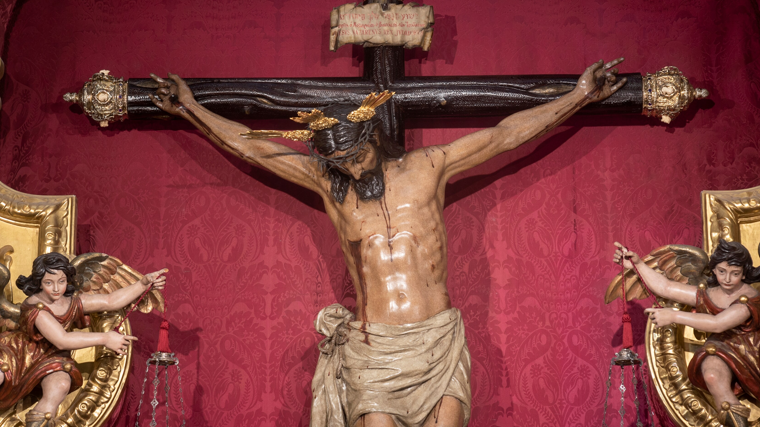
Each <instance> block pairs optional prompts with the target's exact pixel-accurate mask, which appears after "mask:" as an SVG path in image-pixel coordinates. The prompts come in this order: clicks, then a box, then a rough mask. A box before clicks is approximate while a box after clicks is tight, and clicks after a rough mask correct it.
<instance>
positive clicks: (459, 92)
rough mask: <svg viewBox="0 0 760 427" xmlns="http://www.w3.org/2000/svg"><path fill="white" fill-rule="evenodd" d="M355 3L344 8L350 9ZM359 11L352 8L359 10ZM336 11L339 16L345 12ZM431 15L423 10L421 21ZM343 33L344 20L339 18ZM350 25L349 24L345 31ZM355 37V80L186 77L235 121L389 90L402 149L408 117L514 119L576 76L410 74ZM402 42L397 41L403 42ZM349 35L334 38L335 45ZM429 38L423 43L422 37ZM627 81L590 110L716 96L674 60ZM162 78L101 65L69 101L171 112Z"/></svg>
mask: <svg viewBox="0 0 760 427" xmlns="http://www.w3.org/2000/svg"><path fill="white" fill-rule="evenodd" d="M373 4H374V8H375V9H380V10H382V11H384V12H387V13H396V15H399V13H398V12H394V11H398V10H399V9H400V8H403V10H404V11H415V10H417V13H418V15H419V14H420V11H419V9H420V8H419V7H414V4H413V3H409V4H406V5H403V1H402V0H365V2H364V6H362V7H363V8H368V7H370V6H372V5H373ZM346 6H352V5H344V6H342V8H345V7H346ZM362 7H359V8H355V9H352V11H356V10H359V9H360V8H362ZM424 7H425V8H428V9H427V10H426V11H424V12H422V13H423V14H424V15H426V16H427V20H428V23H429V27H428V28H427V30H428V36H427V45H426V46H421V47H422V48H423V49H425V50H427V48H429V43H430V36H431V35H432V24H433V22H432V21H433V18H432V16H433V14H432V7H431V6H424ZM339 9H341V8H336V9H335V10H334V11H333V18H332V21H336V20H337V18H336V17H337V16H340V15H341V12H346V11H345V10H339ZM421 19H422V20H423V21H424V20H425V16H423V17H422V18H421ZM332 24H334V25H333V32H332V37H331V38H339V37H340V36H341V35H342V34H338V35H335V33H336V32H337V31H336V30H337V29H338V27H339V25H341V24H338V23H336V22H332ZM344 32H345V31H344ZM349 42H353V43H360V42H361V43H363V44H364V46H365V47H364V73H363V76H362V77H356V78H255V79H249V78H244V79H215V78H192V79H186V82H187V84H188V85H189V87H190V88H191V89H192V91H193V94H194V95H195V98H196V99H197V100H198V102H199V103H200V104H201V105H203V106H204V107H207V108H208V109H209V110H211V111H213V112H214V113H217V114H220V115H222V116H224V117H227V118H230V119H244V118H257V119H278V118H288V117H293V116H295V115H296V114H297V112H298V111H305V110H310V109H312V108H314V107H318V106H325V105H329V104H338V103H356V104H358V103H360V102H361V100H362V99H363V98H364V96H366V94H367V93H370V92H381V91H384V90H388V91H390V92H395V96H393V98H392V99H390V100H389V101H388V102H386V103H385V104H384V105H383V106H381V107H380V108H379V109H378V115H379V116H380V117H382V118H383V127H384V130H385V131H386V133H387V134H388V135H389V136H391V138H393V140H394V141H395V142H396V143H397V144H399V145H401V146H402V147H403V146H404V119H408V118H436V117H437V118H441V117H475V116H507V115H510V114H513V113H515V112H517V111H521V110H525V109H528V108H532V107H535V106H536V105H540V104H543V103H547V102H550V101H552V100H555V99H557V98H559V97H560V96H562V95H564V94H566V93H568V92H570V91H571V90H572V89H573V88H574V87H575V83H576V81H577V80H578V77H579V76H577V75H522V76H520V75H512V76H509V75H506V76H455V77H435V76H428V77H411V76H406V74H405V70H404V47H403V46H398V45H393V46H390V45H378V43H373V42H370V41H367V40H358V41H357V40H355V39H352V40H350V41H349ZM403 42H404V40H402V41H400V42H399V41H396V44H398V43H402V44H403ZM340 43H341V42H340V41H337V42H336V40H331V49H332V50H335V49H337V47H339V44H340ZM423 43H424V41H423ZM620 77H621V78H623V77H625V78H626V79H627V80H628V82H627V84H626V85H625V86H624V87H623V88H622V89H621V90H619V91H617V92H616V93H615V94H613V95H612V96H611V97H609V98H608V99H606V100H604V101H602V102H599V103H594V104H590V105H588V106H586V107H585V108H583V109H582V110H581V111H580V113H581V114H644V115H646V116H651V117H660V118H661V119H662V120H663V121H664V122H665V123H670V121H671V120H672V119H674V118H675V117H676V116H677V115H678V114H679V113H680V112H681V111H683V110H685V109H686V108H687V107H688V106H689V104H690V103H691V102H692V101H693V100H694V99H700V98H704V97H706V96H707V95H708V93H707V91H706V90H704V89H698V88H696V89H695V88H693V87H692V86H691V85H690V84H689V81H688V79H687V78H686V77H684V76H683V74H682V73H681V72H680V71H679V70H678V69H677V68H675V67H665V68H663V69H662V70H660V71H658V72H657V73H654V74H649V73H647V74H645V75H641V74H639V73H628V74H621V75H620ZM156 88H157V83H156V82H155V81H153V80H152V79H149V78H148V79H129V80H127V81H124V80H123V79H120V78H115V77H113V76H111V75H109V73H108V71H105V70H104V71H101V72H100V73H97V74H95V75H93V77H92V78H91V79H90V80H89V81H88V82H87V83H86V84H85V85H84V87H83V88H82V89H81V90H80V91H79V93H67V94H66V95H64V99H65V100H66V101H69V102H76V103H78V104H79V105H80V106H81V107H82V109H83V110H84V111H85V112H86V113H87V114H88V115H90V116H91V117H92V118H93V119H94V120H95V121H97V122H99V123H100V125H101V126H107V125H108V123H109V122H113V121H116V120H124V119H126V118H130V119H138V120H139V119H143V120H144V119H166V118H169V117H170V116H168V115H167V114H166V113H165V112H163V111H161V110H160V109H159V108H157V107H156V106H155V105H153V103H152V102H151V100H150V98H149V95H150V94H152V93H154V92H155V90H156Z"/></svg>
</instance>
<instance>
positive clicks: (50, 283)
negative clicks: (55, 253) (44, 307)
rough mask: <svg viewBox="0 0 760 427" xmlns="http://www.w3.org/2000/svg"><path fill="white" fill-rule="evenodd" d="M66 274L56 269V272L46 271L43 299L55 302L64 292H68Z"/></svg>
mask: <svg viewBox="0 0 760 427" xmlns="http://www.w3.org/2000/svg"><path fill="white" fill-rule="evenodd" d="M67 285H68V282H67V281H66V275H65V274H64V273H63V271H61V270H55V273H45V275H44V276H42V293H43V294H44V296H43V301H45V302H47V303H54V302H56V301H58V300H59V299H60V298H61V297H62V296H63V293H64V292H66V286H67Z"/></svg>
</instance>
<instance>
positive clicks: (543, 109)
mask: <svg viewBox="0 0 760 427" xmlns="http://www.w3.org/2000/svg"><path fill="white" fill-rule="evenodd" d="M622 61H623V58H618V59H615V60H613V61H610V62H608V63H607V64H604V61H599V62H596V63H594V64H592V65H591V66H590V67H588V68H587V69H586V71H584V73H583V74H582V75H581V77H580V79H578V85H577V86H576V87H575V89H573V90H572V91H571V92H570V93H568V94H567V95H565V96H563V97H561V98H559V99H556V100H554V101H552V102H549V103H547V104H544V105H540V106H538V107H534V108H531V109H530V110H525V111H521V112H519V113H515V114H513V115H511V116H509V117H507V118H505V119H504V120H502V121H501V122H500V123H499V124H498V125H496V126H495V127H493V128H489V129H483V130H481V131H478V132H475V133H472V134H470V135H467V136H464V137H462V138H459V139H457V140H456V141H454V142H452V143H450V144H447V145H444V146H441V148H442V149H443V151H442V153H444V152H445V153H446V154H445V155H443V154H440V155H441V156H442V157H443V158H444V159H443V161H444V164H445V167H444V173H443V176H442V178H443V182H444V183H445V182H447V181H448V180H449V179H450V178H451V177H452V176H454V175H456V174H458V173H459V172H462V171H465V170H467V169H470V168H472V167H475V166H477V165H479V164H481V163H483V162H485V161H486V160H488V159H490V158H492V157H494V156H496V155H498V154H500V153H503V152H505V151H508V150H512V149H515V148H517V147H519V146H520V145H522V144H524V143H526V142H528V141H531V140H533V139H536V138H538V137H540V136H542V135H544V134H545V133H547V132H549V131H550V130H552V129H554V128H555V127H556V126H558V125H559V124H560V123H562V122H564V121H565V120H567V119H568V118H569V117H570V116H572V115H573V114H575V113H576V112H577V111H578V110H580V109H581V108H583V107H584V106H585V105H587V104H589V103H591V102H597V101H601V100H603V99H606V98H607V97H609V96H610V95H612V94H613V93H615V92H616V91H617V90H618V89H620V88H621V87H623V85H625V83H626V79H625V78H623V79H620V81H617V72H618V70H617V68H614V67H615V66H616V65H618V64H619V63H621V62H622Z"/></svg>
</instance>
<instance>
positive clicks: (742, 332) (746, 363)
mask: <svg viewBox="0 0 760 427" xmlns="http://www.w3.org/2000/svg"><path fill="white" fill-rule="evenodd" d="M615 246H617V247H618V249H617V250H616V251H615V255H614V257H613V260H614V261H615V262H616V263H618V264H620V263H621V262H622V264H623V266H624V267H626V268H633V267H634V265H635V266H636V269H637V270H638V274H639V275H641V277H640V279H643V280H644V281H645V282H646V285H647V286H648V287H649V289H651V291H652V292H654V293H655V294H657V295H658V296H660V297H662V298H666V299H669V300H672V301H675V302H679V303H682V304H686V305H689V306H691V307H694V308H695V312H686V311H679V310H674V309H672V308H648V309H646V310H645V312H646V313H648V315H649V318H650V319H651V320H652V323H653V324H654V325H655V326H657V327H663V326H667V325H670V324H672V323H678V324H681V325H686V326H690V327H692V328H694V329H697V330H700V331H703V332H709V333H711V334H712V335H710V337H709V338H708V339H707V341H706V342H705V345H704V346H703V347H702V348H701V349H699V350H698V351H697V352H696V353H695V354H694V357H693V358H692V359H691V362H689V370H688V372H689V380H690V381H691V382H692V383H693V384H694V385H696V386H697V387H699V388H702V389H707V391H709V392H710V394H712V396H713V398H714V400H715V402H716V403H720V408H719V413H718V420H719V421H720V422H721V423H722V424H723V425H724V426H726V427H746V426H747V418H748V417H749V413H750V409H749V408H747V407H746V406H744V405H742V404H741V403H740V402H739V399H738V398H737V395H738V394H740V393H742V392H743V393H747V394H749V395H750V396H752V397H754V398H755V399H758V398H760V292H758V291H757V290H756V289H755V288H754V287H752V286H750V284H751V283H755V282H758V281H760V268H754V267H753V266H752V257H751V256H750V253H749V251H748V250H747V248H745V247H744V246H742V244H740V243H737V242H727V241H725V240H721V241H720V243H719V244H718V246H717V247H716V248H715V252H713V254H712V256H710V257H709V258H708V257H707V254H705V252H704V251H703V250H701V249H699V248H695V247H693V246H687V245H667V246H663V247H661V248H658V249H656V250H654V251H653V252H652V253H651V254H649V256H647V257H646V258H645V259H644V260H642V259H641V258H639V256H638V255H636V254H635V253H633V252H631V251H629V250H627V249H626V248H625V247H623V245H621V244H620V243H617V242H615ZM633 274H634V273H630V272H629V273H627V275H633ZM629 287H630V290H629ZM629 292H630V293H629ZM626 294H627V295H629V296H630V297H629V299H634V298H644V297H646V296H647V293H646V290H645V289H644V287H643V286H642V284H641V282H640V281H638V280H637V281H630V283H629V281H628V280H626ZM620 295H621V282H620V279H619V278H616V280H615V281H613V283H612V284H611V285H610V287H609V289H608V290H607V295H606V297H605V300H606V302H610V301H612V300H614V299H616V298H618V297H620Z"/></svg>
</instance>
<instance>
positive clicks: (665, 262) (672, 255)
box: [604, 245, 710, 304]
mask: <svg viewBox="0 0 760 427" xmlns="http://www.w3.org/2000/svg"><path fill="white" fill-rule="evenodd" d="M643 261H644V262H645V263H646V265H648V266H649V267H651V268H652V269H653V270H654V271H656V272H658V273H660V274H663V275H664V276H665V277H667V278H668V279H670V280H673V281H676V282H680V283H688V284H690V285H693V286H697V285H699V284H700V283H706V281H707V277H706V275H705V267H707V263H708V262H709V261H710V258H709V257H708V256H707V254H706V253H705V251H703V250H702V249H700V248H697V247H694V246H689V245H665V246H661V247H659V248H657V249H655V250H654V251H652V252H651V253H650V254H649V255H647V256H646V257H644V258H643ZM621 284H622V281H621V275H620V274H618V275H617V276H615V278H614V279H613V280H612V283H610V286H609V287H608V288H607V293H606V294H605V295H604V302H605V304H609V303H611V302H612V301H614V300H616V299H618V298H620V297H622V286H621ZM625 296H626V299H627V300H628V301H630V300H633V299H642V298H646V297H648V296H649V292H647V290H646V288H644V285H643V284H642V283H641V279H639V276H638V275H636V272H635V271H634V270H632V269H627V270H626V271H625Z"/></svg>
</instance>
